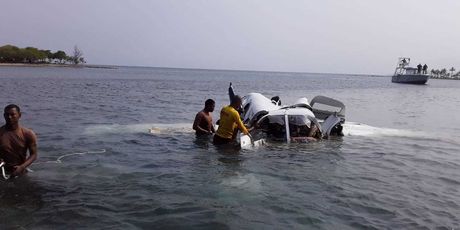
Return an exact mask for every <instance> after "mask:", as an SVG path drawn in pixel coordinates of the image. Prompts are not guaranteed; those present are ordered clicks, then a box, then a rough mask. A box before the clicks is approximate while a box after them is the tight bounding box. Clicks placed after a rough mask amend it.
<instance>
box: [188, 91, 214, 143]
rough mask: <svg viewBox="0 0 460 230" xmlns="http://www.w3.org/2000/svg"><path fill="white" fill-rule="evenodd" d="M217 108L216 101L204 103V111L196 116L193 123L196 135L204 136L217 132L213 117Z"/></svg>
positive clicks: (209, 100)
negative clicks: (212, 114)
mask: <svg viewBox="0 0 460 230" xmlns="http://www.w3.org/2000/svg"><path fill="white" fill-rule="evenodd" d="M215 106H216V103H215V102H214V100H212V99H208V100H206V102H205V103H204V109H203V110H202V111H200V112H198V113H197V114H196V116H195V121H194V122H193V129H194V130H195V131H196V135H199V136H202V135H208V134H212V133H215V132H216V131H215V129H214V125H213V124H212V116H211V113H212V112H213V111H214V107H215Z"/></svg>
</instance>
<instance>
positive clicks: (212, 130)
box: [209, 120, 216, 133]
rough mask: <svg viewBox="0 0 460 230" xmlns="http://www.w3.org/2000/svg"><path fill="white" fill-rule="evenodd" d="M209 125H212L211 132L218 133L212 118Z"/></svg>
mask: <svg viewBox="0 0 460 230" xmlns="http://www.w3.org/2000/svg"><path fill="white" fill-rule="evenodd" d="M209 125H210V126H211V132H212V133H216V129H215V128H214V124H212V120H211V124H209Z"/></svg>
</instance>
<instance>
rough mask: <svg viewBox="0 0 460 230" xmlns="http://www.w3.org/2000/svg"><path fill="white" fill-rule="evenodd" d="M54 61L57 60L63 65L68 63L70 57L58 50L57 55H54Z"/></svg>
mask: <svg viewBox="0 0 460 230" xmlns="http://www.w3.org/2000/svg"><path fill="white" fill-rule="evenodd" d="M53 59H56V60H58V61H59V63H60V64H63V63H64V61H67V59H68V57H67V54H66V53H65V52H64V51H62V50H58V51H56V53H54V54H53Z"/></svg>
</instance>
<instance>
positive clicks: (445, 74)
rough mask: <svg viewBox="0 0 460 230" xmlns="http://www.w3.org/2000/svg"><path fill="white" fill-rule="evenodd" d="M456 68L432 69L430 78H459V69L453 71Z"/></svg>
mask: <svg viewBox="0 0 460 230" xmlns="http://www.w3.org/2000/svg"><path fill="white" fill-rule="evenodd" d="M455 71H456V69H455V68H454V67H452V68H450V69H446V68H443V69H432V70H431V78H438V79H460V71H459V72H457V73H455Z"/></svg>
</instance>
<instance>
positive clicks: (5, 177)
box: [0, 161, 10, 180]
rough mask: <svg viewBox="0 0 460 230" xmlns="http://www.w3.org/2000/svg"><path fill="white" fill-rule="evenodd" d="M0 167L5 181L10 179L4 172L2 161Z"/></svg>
mask: <svg viewBox="0 0 460 230" xmlns="http://www.w3.org/2000/svg"><path fill="white" fill-rule="evenodd" d="M0 167H1V168H2V176H3V178H4V179H5V180H8V179H10V175H7V174H6V172H5V162H3V161H2V163H0Z"/></svg>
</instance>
